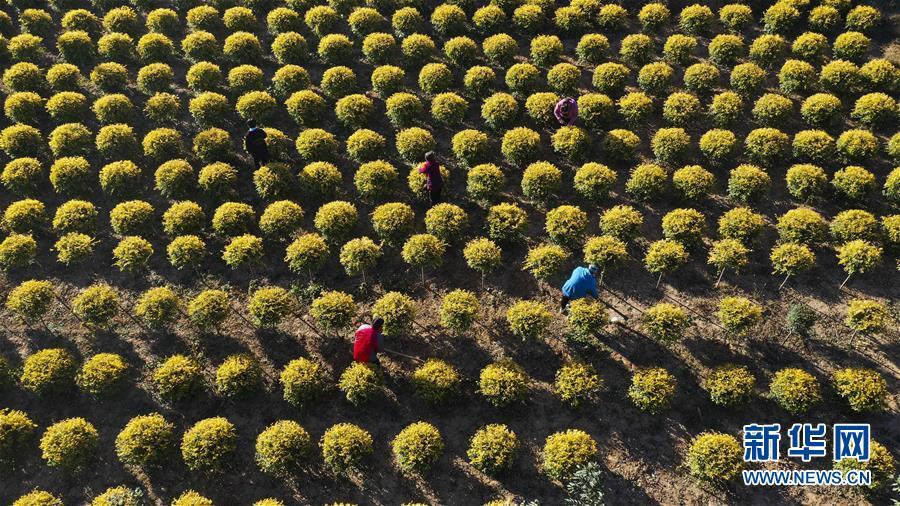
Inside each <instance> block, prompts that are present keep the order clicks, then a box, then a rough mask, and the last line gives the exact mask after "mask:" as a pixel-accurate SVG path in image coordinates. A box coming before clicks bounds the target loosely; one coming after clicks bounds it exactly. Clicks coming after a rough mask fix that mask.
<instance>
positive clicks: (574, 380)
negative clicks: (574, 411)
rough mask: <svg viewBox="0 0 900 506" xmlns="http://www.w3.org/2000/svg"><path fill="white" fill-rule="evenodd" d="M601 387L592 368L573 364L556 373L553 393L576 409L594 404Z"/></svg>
mask: <svg viewBox="0 0 900 506" xmlns="http://www.w3.org/2000/svg"><path fill="white" fill-rule="evenodd" d="M580 300H583V299H580ZM602 387H603V380H601V379H600V376H598V375H597V372H596V371H595V370H594V368H593V367H592V366H590V365H589V364H585V363H582V362H573V363H570V364H566V365H564V366H563V367H561V368H560V369H559V370H558V371H556V377H555V380H554V383H553V392H554V393H555V394H556V395H557V396H558V397H559V398H560V400H561V401H562V402H563V403H565V404H568V405H569V406H571V407H573V408H578V407H581V406H584V405H586V404H591V403H593V402H595V401H596V400H597V397H598V395H599V393H600V389H601V388H602Z"/></svg>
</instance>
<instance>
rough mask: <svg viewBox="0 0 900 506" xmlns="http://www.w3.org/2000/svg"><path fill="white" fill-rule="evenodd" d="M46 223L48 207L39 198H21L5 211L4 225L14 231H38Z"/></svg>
mask: <svg viewBox="0 0 900 506" xmlns="http://www.w3.org/2000/svg"><path fill="white" fill-rule="evenodd" d="M19 160H23V159H22V158H20V159H19ZM46 224H47V216H46V207H45V206H44V204H43V202H41V201H39V200H35V199H24V200H19V201H16V202H13V203H12V204H10V205H9V207H7V208H6V210H5V211H4V212H3V225H4V227H6V228H7V229H9V230H10V231H11V232H14V233H19V234H24V233H30V232H36V231H38V230H40V229H42V228H43V227H44V226H45V225H46Z"/></svg>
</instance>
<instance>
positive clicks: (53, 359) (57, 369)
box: [19, 348, 75, 394]
mask: <svg viewBox="0 0 900 506" xmlns="http://www.w3.org/2000/svg"><path fill="white" fill-rule="evenodd" d="M74 377H75V360H74V359H73V358H72V355H71V354H69V352H68V351H66V350H64V349H62V348H47V349H43V350H40V351H38V352H36V353H34V354H32V355H31V356H29V357H28V358H27V359H26V360H25V364H24V365H23V367H22V374H21V375H20V376H19V383H20V384H21V385H22V387H24V388H25V389H26V390H30V391H32V392H36V393H39V394H47V393H56V392H61V391H64V390H65V389H67V388H69V387H70V386H71V385H72V382H73V379H74Z"/></svg>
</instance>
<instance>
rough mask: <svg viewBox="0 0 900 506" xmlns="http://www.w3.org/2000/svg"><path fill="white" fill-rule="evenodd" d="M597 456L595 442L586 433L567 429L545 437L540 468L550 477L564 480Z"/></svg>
mask: <svg viewBox="0 0 900 506" xmlns="http://www.w3.org/2000/svg"><path fill="white" fill-rule="evenodd" d="M597 456H598V449H597V442H596V441H594V439H593V438H592V437H591V436H590V435H588V433H586V432H584V431H581V430H578V429H569V430H566V431H564V432H557V433H555V434H552V435H550V436H548V437H547V440H546V442H545V443H544V448H543V451H542V456H541V469H542V470H543V472H544V473H545V474H546V475H547V476H548V477H549V478H550V479H552V480H557V481H561V482H565V481H567V480H568V479H569V478H571V476H572V475H573V474H575V472H576V471H577V470H578V469H580V468H581V467H582V466H584V465H586V464H588V463H589V462H592V461H594V460H595V459H596V458H597Z"/></svg>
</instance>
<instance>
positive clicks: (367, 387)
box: [338, 362, 381, 406]
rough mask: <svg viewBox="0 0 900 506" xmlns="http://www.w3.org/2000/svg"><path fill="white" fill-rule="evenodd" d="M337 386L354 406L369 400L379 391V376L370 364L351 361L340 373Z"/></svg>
mask: <svg viewBox="0 0 900 506" xmlns="http://www.w3.org/2000/svg"><path fill="white" fill-rule="evenodd" d="M338 388H339V389H340V390H341V392H344V396H345V397H346V398H347V400H348V401H350V403H351V404H353V405H354V406H361V405H363V404H365V403H367V402H369V401H371V400H372V399H373V398H374V397H375V396H376V395H378V394H379V392H380V391H381V378H380V376H379V374H378V372H377V371H376V370H375V369H374V368H373V367H372V366H371V365H370V364H364V363H362V362H353V363H352V364H350V366H349V367H347V369H345V370H344V372H343V373H341V377H340V379H339V380H338Z"/></svg>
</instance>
